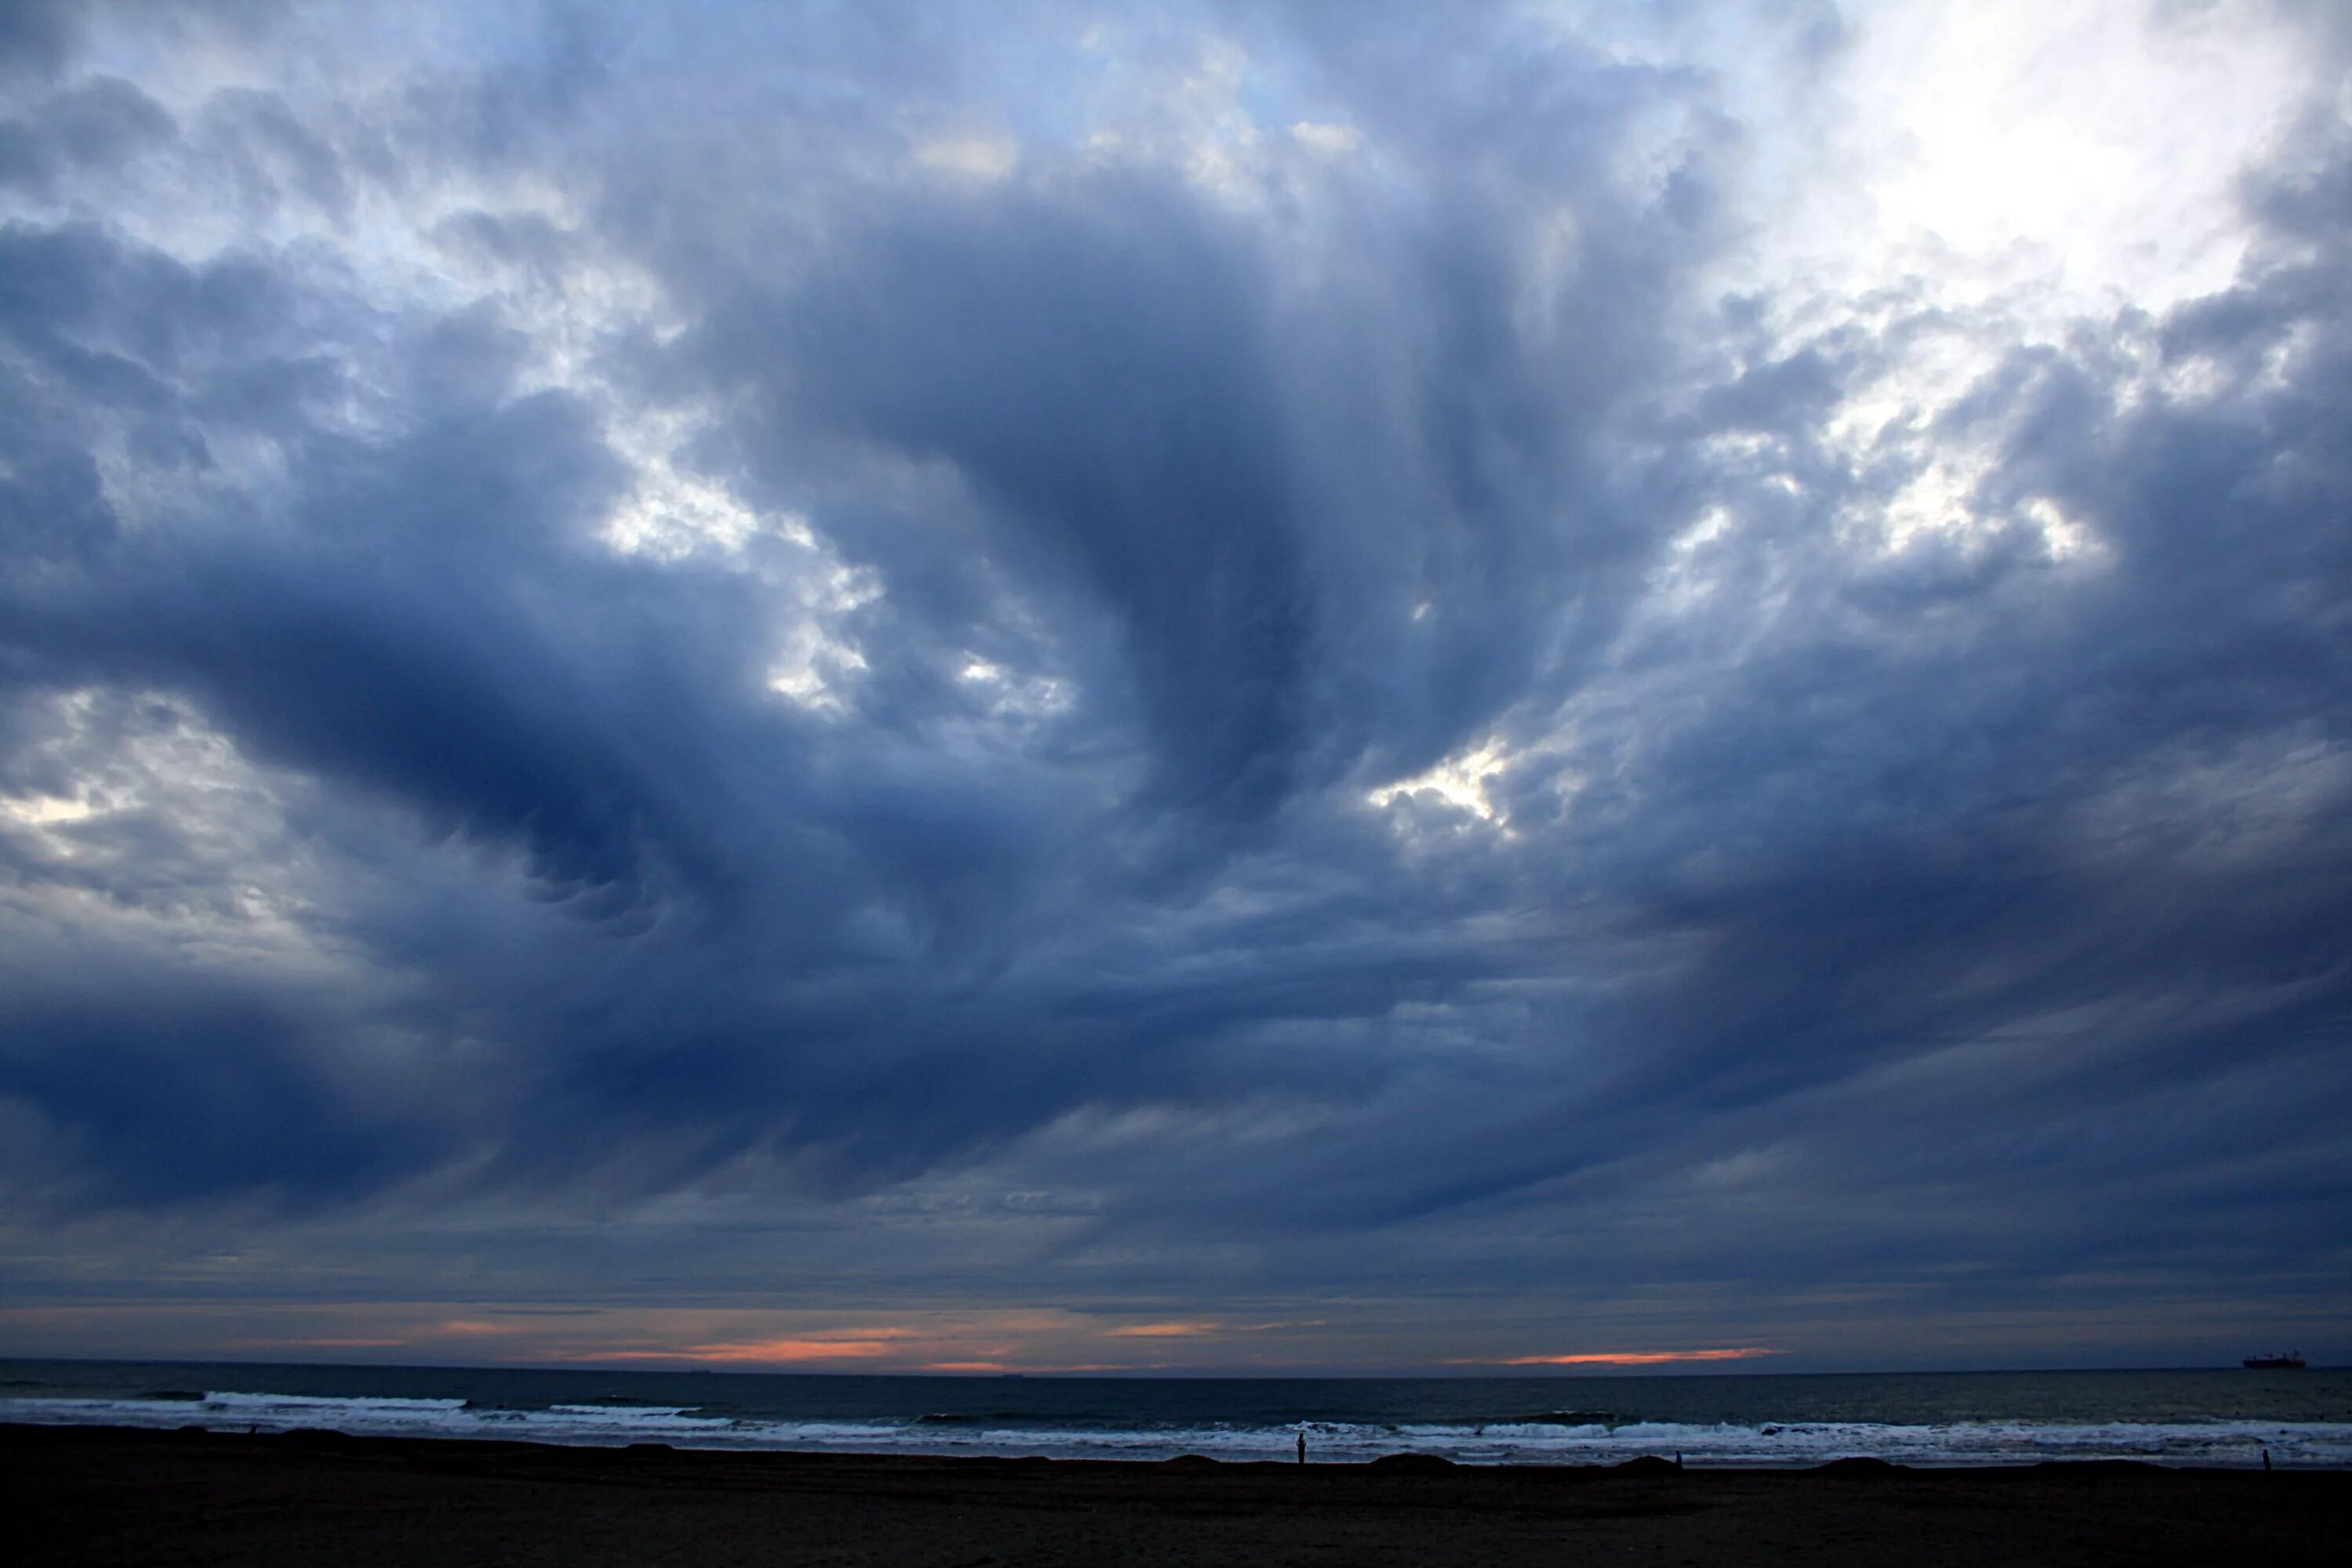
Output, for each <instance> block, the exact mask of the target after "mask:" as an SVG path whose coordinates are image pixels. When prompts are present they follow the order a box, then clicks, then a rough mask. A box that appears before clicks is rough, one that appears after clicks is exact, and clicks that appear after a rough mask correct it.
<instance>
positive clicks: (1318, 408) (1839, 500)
mask: <svg viewBox="0 0 2352 1568" xmlns="http://www.w3.org/2000/svg"><path fill="white" fill-rule="evenodd" d="M2347 1047H2352V11H2347V10H2346V9H2345V8H2344V7H2342V6H2340V5H2335V4H2332V3H2331V0H2098V3H2090V0H2086V3H2084V4H2079V5H2072V4H2070V5H2049V4H2047V3H2046V0H1966V3H1963V0H1885V3H1869V4H1865V3H1863V0H1849V3H1846V4H1832V3H1831V0H1776V3H1772V4H1761V3H1759V4H1755V5H1740V4H1704V5H1702V4H1697V3H1696V0H1690V3H1685V0H1652V3H1646V4H1639V3H1632V0H1622V3H1621V0H1591V3H1583V0H1560V3H1556V4H1527V5H1447V6H1431V5H1418V4H1390V5H1383V4H1367V5H1309V4H1300V5H1245V4H1221V3H1212V0H1202V3H1199V4H1190V3H1185V0H1165V3H1151V4H1135V5H1064V4H1056V3H1049V0H1038V3H1019V0H1016V3H1013V4H1008V5H986V6H982V5H947V4H940V5H912V4H909V5H840V4H814V3H811V4H739V5H727V4H709V5H688V4H680V3H675V0H643V3H637V0H633V3H629V4H614V5H596V4H547V5H535V4H524V3H520V0H518V3H515V4H508V5H496V6H482V5H474V4H457V3H452V4H446V5H431V4H420V3H418V0H397V3H386V4H381V5H377V4H370V3H366V0H352V3H350V4H334V5H303V4H291V3H289V4H233V3H228V0H212V3H194V0H192V3H188V4H182V5H171V6H163V5H145V4H134V3H131V0H118V3H114V4H103V3H92V4H75V3H66V4H59V3H55V0H18V3H16V4H14V5H8V6H6V7H5V8H0V1353H12V1354H18V1355H101V1356H174V1357H177V1356H197V1355H203V1356H218V1357H226V1358H260V1359H307V1360H328V1361H335V1360H374V1361H406V1362H425V1363H433V1362H444V1363H446V1362H462V1363H480V1362H513V1363H551V1364H555V1363H583V1362H599V1363H612V1364H616V1365H649V1366H659V1365H685V1364H697V1363H699V1364H710V1365H725V1366H742V1367H773V1368H781V1369H787V1370H795V1369H796V1370H804V1371H858V1372H877V1371H913V1370H918V1369H927V1368H928V1369H940V1368H946V1369H955V1370H972V1371H987V1370H1003V1369H1016V1370H1027V1371H1054V1370H1065V1371H1067V1370H1114V1371H1139V1372H1159V1373H1201V1372H1218V1371H1222V1372H1278V1373H1279V1372H1312V1371H1336V1372H1399V1373H1483V1372H1493V1373H1518V1374H1533V1373H1541V1372H1543V1371H1545V1370H1546V1369H1553V1370H1559V1369H1565V1370H1584V1369H1600V1368H1610V1367H1634V1368H1644V1369H1664V1370H1668V1371H1673V1370H1712V1371H1729V1372H1738V1371H1753V1370H1759V1369H1762V1370H1772V1371H1791V1372H1796V1371H1825V1370H1840V1369H1853V1370H1868V1369H1878V1368H1928V1369H1934V1368H1969V1367H2038V1366H2105V1365H2131V1364H2152V1365H2181V1364H2200V1363H2222V1364H2228V1363H2234V1361H2235V1360H2236V1358H2238V1357H2239V1356H2241V1355H2244V1354H2247V1353H2251V1352H2257V1351H2269V1350H2279V1349H2285V1348H2289V1347H2294V1348H2299V1349H2301V1350H2303V1351H2304V1352H2305V1353H2306V1355H2308V1356H2310V1357H2312V1358H2313V1359H2314V1360H2315V1361H2324V1360H2331V1359H2332V1360H2336V1361H2345V1360H2347V1359H2352V1049H2347Z"/></svg>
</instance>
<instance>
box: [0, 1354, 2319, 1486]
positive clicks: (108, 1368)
mask: <svg viewBox="0 0 2352 1568" xmlns="http://www.w3.org/2000/svg"><path fill="white" fill-rule="evenodd" d="M0 1422H12V1423H29V1424H47V1425H104V1426H156V1427H172V1426H205V1427H213V1428H217V1429H221V1430H227V1431H247V1430H251V1431H260V1432H284V1431H292V1430H295V1429H298V1428H306V1427H307V1428H326V1429H330V1430H334V1431H339V1432H349V1433H356V1434H363V1435H383V1436H411V1437H470V1438H486V1437H488V1438H509V1439H520V1440H523V1441H529V1442H538V1443H575V1444H593V1445H623V1444H629V1443H648V1442H650V1443H667V1444H670V1445H673V1446H675V1447H691V1448H791V1449H803V1450H819V1451H833V1452H845V1453H899V1454H941V1455H999V1456H1004V1455H1045V1456H1048V1457H1051V1458H1096V1459H1138V1460H1152V1459H1165V1458H1173V1457H1175V1456H1177V1455H1179V1454H1202V1455H1207V1456H1209V1457H1212V1458H1219V1459H1230V1460H1239V1459H1277V1460H1286V1459H1291V1458H1295V1456H1296V1453H1297V1447H1296V1445H1297V1438H1298V1436H1299V1435H1300V1434H1301V1433H1304V1434H1305V1436H1306V1437H1307V1453H1308V1456H1309V1458H1312V1459H1314V1460H1317V1461H1320V1462H1326V1463H1335V1462H1360V1461H1364V1460H1369V1459H1373V1458H1379V1457H1381V1455H1384V1454H1395V1453H1405V1452H1412V1453H1424V1454H1437V1455H1443V1456H1444V1458H1449V1459H1453V1460H1455V1461H1457V1462H1459V1463H1464V1464H1556V1465H1590V1464H1615V1463H1618V1462H1621V1461H1622V1460H1626V1459H1630V1458H1637V1457H1639V1456H1642V1455H1645V1454H1654V1455H1661V1456H1666V1457H1673V1456H1677V1455H1679V1456H1680V1457H1681V1458H1683V1459H1684V1461H1685V1463H1687V1464H1691V1465H1741V1466H1796V1465H1816V1464H1821V1463H1823V1462H1825V1461H1827V1460H1830V1459H1836V1458H1849V1457H1854V1456H1862V1457H1867V1458H1882V1459H1890V1460H1893V1461H1895V1462H1896V1463H1899V1464H1906V1465H2020V1464H2033V1463H2038V1462H2041V1461H2043V1460H2053V1459H2062V1460H2063V1459H2139V1460H2147V1461H2150V1462H2153V1463H2156V1464H2160V1465H2210V1466H2236V1467H2258V1466H2260V1465H2261V1464H2262V1463H2263V1458H2264V1456H2265V1455H2267V1456H2268V1457H2269V1459H2270V1462H2271V1463H2272V1464H2273V1465H2275V1466H2277V1467H2280V1468H2352V1370H2326V1369H2318V1370H2312V1371H2304V1372H2242V1371H2179V1372H2076V1373H1906V1374H1895V1375H1890V1374H1884V1373H1854V1374H1845V1375H1818V1376H1781V1375H1771V1374H1730V1375H1726V1374H1717V1375H1706V1376H1661V1375H1639V1376H1613V1377H1589V1376H1588V1377H1573V1376H1541V1377H1535V1376H1527V1377H1485V1378H1181V1379H1180V1378H1097V1377H859V1376H814V1375H804V1374H785V1373H673V1372H606V1371H595V1370H577V1369H565V1370H560V1371H558V1370H514V1369H489V1368H457V1367H387V1366H306V1365H277V1364H258V1363H222V1362H54V1361H41V1362H36V1361H15V1362H0Z"/></svg>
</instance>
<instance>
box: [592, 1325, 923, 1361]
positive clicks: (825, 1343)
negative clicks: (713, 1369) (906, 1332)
mask: <svg viewBox="0 0 2352 1568" xmlns="http://www.w3.org/2000/svg"><path fill="white" fill-rule="evenodd" d="M903 1337H904V1336H903V1335H901V1334H899V1333H896V1332H891V1333H887V1334H885V1335H878V1336H877V1337H875V1338H873V1339H857V1340H794V1339H778V1340H753V1341H750V1342H745V1343H741V1344H717V1345H684V1346H681V1347H679V1348H678V1349H677V1350H671V1351H598V1352H593V1354H590V1355H586V1356H582V1357H579V1358H577V1359H580V1360H583V1361H715V1362H803V1361H854V1360H857V1359H860V1358H863V1357H866V1356H877V1355H888V1354H889V1353H890V1352H891V1351H892V1350H894V1349H896V1348H897V1347H896V1346H894V1345H892V1344H891V1341H892V1340H895V1339H899V1338H903Z"/></svg>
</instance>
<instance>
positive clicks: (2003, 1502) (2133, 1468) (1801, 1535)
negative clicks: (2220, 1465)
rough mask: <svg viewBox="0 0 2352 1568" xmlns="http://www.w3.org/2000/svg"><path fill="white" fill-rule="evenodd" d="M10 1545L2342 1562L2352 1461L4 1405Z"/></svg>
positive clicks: (219, 1550)
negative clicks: (725, 1434) (1034, 1443)
mask: <svg viewBox="0 0 2352 1568" xmlns="http://www.w3.org/2000/svg"><path fill="white" fill-rule="evenodd" d="M0 1466H5V1471H0V1473H5V1475H6V1477H7V1484H8V1492H9V1499H10V1500H9V1504H8V1513H9V1516H10V1523H11V1528H10V1530H9V1531H8V1534H9V1536H10V1537H11V1538H13V1540H14V1541H16V1542H26V1543H28V1544H29V1546H30V1551H29V1552H12V1555H13V1556H14V1559H15V1561H16V1562H19V1563H26V1564H49V1563H79V1564H113V1563H329V1564H333V1565H335V1568H374V1565H377V1564H386V1563H415V1564H420V1565H431V1568H460V1565H466V1564H474V1563H514V1564H524V1565H530V1564H540V1563H545V1564H551V1565H552V1564H564V1565H566V1568H598V1565H602V1564H623V1563H626V1564H640V1563H668V1564H702V1563H779V1564H783V1563H789V1564H803V1563H805V1564H819V1563H822V1564H843V1565H848V1564H877V1565H878V1564H892V1565H902V1564H912V1565H928V1564H940V1565H941V1568H947V1565H956V1568H979V1565H981V1564H1026V1563H1039V1564H1061V1563H1068V1564H1086V1565H1087V1568H1097V1565H1102V1564H1114V1563H1132V1564H1145V1565H1149V1564H1160V1563H1201V1564H1208V1563H1219V1564H1223V1563H1267V1564H1286V1563H1300V1564H1329V1565H1333V1568H1337V1565H1339V1564H1368V1563H1410V1564H1429V1565H1434V1568H1444V1565H1449V1564H1456V1563H1462V1564H1467V1563H1491V1564H1508V1563H1577V1564H1600V1563H1607V1564H1616V1563H1628V1564H1634V1563H1671V1564H1686V1563H1724V1564H1742V1563H1841V1564H1843V1563H1853V1564H1863V1563H1870V1564H1882V1563H1891V1562H1899V1563H1913V1564H1941V1563H1953V1564H1960V1563H1967V1564H1984V1563H2069V1564H2084V1563H2231V1562H2237V1563H2319V1562H2323V1561H2324V1562H2328V1563H2337V1562H2341V1561H2344V1555H2343V1554H2344V1552H2345V1551H2346V1546H2347V1533H2346V1531H2347V1525H2352V1473H2346V1472H2303V1473H2290V1472H2284V1471H2282V1472H2277V1473H2272V1474H2265V1473H2263V1472H2261V1471H2236V1470H2233V1471H2220V1470H2164V1469H2157V1468H2150V1467H2144V1466H2137V1465H2121V1464H2085V1465H2043V1466H2036V1467H2033V1468H2029V1469H2002V1470H1914V1469H1902V1468H1895V1467H1893V1466H1887V1465H1882V1464H1877V1463H1874V1462H1865V1461H1851V1460H1850V1461H1845V1462H1843V1463H1842V1464H1838V1465H1832V1466H1826V1467H1823V1468H1820V1469H1814V1470H1784V1471H1774V1470H1686V1471H1677V1470H1675V1469H1674V1468H1673V1467H1672V1466H1671V1465H1668V1464H1666V1463H1664V1461H1659V1460H1650V1461H1636V1462H1635V1463H1633V1464H1632V1465H1625V1466H1618V1467H1615V1468H1608V1469H1601V1468H1536V1467H1511V1468H1470V1467H1460V1468H1457V1467H1453V1466H1449V1465H1446V1464H1444V1462H1443V1461H1437V1460H1424V1461H1418V1462H1416V1461H1412V1460H1404V1461H1389V1462H1383V1463H1380V1464H1374V1465H1345V1466H1343V1465H1307V1466H1306V1467H1303V1468H1302V1467H1299V1466H1295V1465H1262V1464H1250V1465H1222V1464H1213V1463H1211V1462H1209V1461H1207V1460H1202V1459H1185V1460H1175V1461H1171V1462H1169V1463H1164V1464H1113V1463H1105V1462H1090V1461H1067V1460H1065V1461H1046V1460H1043V1459H934V1458H912V1457H898V1456H892V1457H877V1458H868V1457H865V1456H856V1455H830V1454H768V1453H708V1452H702V1453H697V1452H681V1451H677V1450H672V1449H668V1448H663V1447H637V1448H626V1449H612V1448H564V1447H541V1446H536V1445H530V1444H520V1443H511V1444H509V1443H479V1442H463V1441H419V1440H411V1439H404V1438H383V1437H373V1438H359V1437H344V1436H337V1435H334V1434H331V1433H292V1434H287V1435H284V1436H244V1435H231V1434H222V1433H204V1432H196V1431H193V1430H191V1431H182V1432H140V1431H126V1430H116V1429H105V1428H92V1427H30V1426H5V1427H0Z"/></svg>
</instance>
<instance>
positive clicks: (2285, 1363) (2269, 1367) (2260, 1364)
mask: <svg viewBox="0 0 2352 1568" xmlns="http://www.w3.org/2000/svg"><path fill="white" fill-rule="evenodd" d="M2246 1370H2247V1371H2248V1372H2301V1371H2302V1370H2303V1352H2301V1351H2289V1352H2286V1354H2284V1355H2250V1356H2248V1357H2247V1358H2246Z"/></svg>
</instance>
